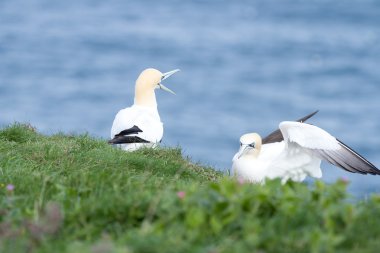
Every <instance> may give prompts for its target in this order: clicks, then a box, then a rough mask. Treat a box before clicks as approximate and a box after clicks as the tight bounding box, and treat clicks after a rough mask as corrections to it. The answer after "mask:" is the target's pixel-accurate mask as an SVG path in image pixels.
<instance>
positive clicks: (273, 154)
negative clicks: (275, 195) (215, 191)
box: [232, 112, 380, 183]
mask: <svg viewBox="0 0 380 253" xmlns="http://www.w3.org/2000/svg"><path fill="white" fill-rule="evenodd" d="M315 113H316V112H314V113H313V114H311V115H308V116H306V117H304V118H303V119H301V120H299V121H300V122H295V121H283V122H281V123H280V125H279V130H277V131H275V132H273V133H272V134H271V135H269V136H268V137H266V138H264V139H261V137H260V136H259V135H258V134H257V133H248V134H244V135H243V136H241V138H240V149H239V151H238V152H237V153H236V154H235V156H234V157H233V159H232V162H233V164H232V174H233V175H235V176H237V177H238V178H239V179H243V180H247V181H250V182H255V183H264V182H265V179H267V178H268V179H274V178H281V181H282V182H283V183H285V182H286V181H287V180H289V179H290V180H293V181H297V182H301V181H303V180H304V179H305V178H306V176H311V177H314V178H321V177H322V171H321V168H320V165H321V161H322V160H325V161H327V162H329V163H331V164H333V165H336V166H338V167H340V168H342V169H344V170H347V171H349V172H352V173H360V174H372V175H380V170H379V169H377V168H376V167H375V165H373V164H372V163H370V162H369V161H367V160H366V159H365V158H364V157H363V156H361V155H360V154H358V153H357V152H355V151H354V150H353V149H351V148H350V147H348V146H347V145H345V144H344V143H343V142H341V141H339V140H338V139H336V138H335V137H333V136H332V135H330V134H329V133H328V132H326V131H325V130H323V129H321V128H319V127H316V126H314V125H310V124H306V123H303V122H304V121H305V120H306V119H308V118H310V117H311V116H313V115H314V114H315Z"/></svg>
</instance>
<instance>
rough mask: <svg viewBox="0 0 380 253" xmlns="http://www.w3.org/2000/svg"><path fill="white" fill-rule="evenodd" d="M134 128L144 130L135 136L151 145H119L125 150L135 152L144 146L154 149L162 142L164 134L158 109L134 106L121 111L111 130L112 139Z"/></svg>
mask: <svg viewBox="0 0 380 253" xmlns="http://www.w3.org/2000/svg"><path fill="white" fill-rule="evenodd" d="M133 126H137V127H138V128H140V129H141V130H142V132H139V133H136V134H133V135H135V136H138V137H140V138H141V139H144V140H146V141H149V142H150V143H131V144H117V145H118V146H119V147H120V148H122V149H123V150H126V151H133V150H136V149H138V148H140V147H142V146H148V147H152V146H154V145H155V144H156V143H158V142H160V141H161V139H162V136H163V134H164V128H163V124H162V122H161V119H160V115H159V114H158V111H157V107H150V106H140V105H136V104H134V105H133V106H131V107H128V108H125V109H122V110H120V111H119V112H118V113H117V114H116V116H115V119H114V121H113V124H112V128H111V139H112V138H114V137H115V135H117V134H119V133H120V132H121V131H123V130H126V129H129V128H131V127H133Z"/></svg>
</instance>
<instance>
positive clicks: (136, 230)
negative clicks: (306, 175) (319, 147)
mask: <svg viewBox="0 0 380 253" xmlns="http://www.w3.org/2000/svg"><path fill="white" fill-rule="evenodd" d="M0 175H1V179H0V215H1V216H0V252H27V251H29V252H254V251H256V252H258V250H261V252H378V249H379V248H380V241H379V240H378V239H379V238H380V198H379V197H376V196H374V197H372V198H371V199H369V200H367V201H365V202H357V203H350V202H349V201H347V195H346V190H345V187H346V184H345V182H337V183H336V184H334V185H331V186H327V185H325V184H323V183H321V182H317V183H316V184H315V185H314V186H313V187H307V186H306V185H304V184H294V183H288V184H286V185H284V186H282V185H281V184H280V183H279V182H278V181H272V182H269V183H268V184H266V185H265V186H258V185H250V184H243V185H241V184H239V183H237V182H236V181H234V180H232V179H228V178H225V177H223V175H221V174H220V173H217V172H215V171H214V170H212V169H210V168H204V167H202V166H199V165H194V164H192V163H191V162H190V161H189V160H188V159H183V158H182V155H181V151H180V150H179V149H155V150H153V149H145V150H140V151H138V152H134V153H126V152H123V151H120V150H117V149H114V148H112V147H110V146H109V145H107V144H106V143H105V142H104V141H102V140H96V139H94V138H91V137H89V136H87V135H83V136H67V135H62V134H58V135H53V136H43V135H40V134H38V133H36V132H35V130H34V129H33V128H31V127H28V126H25V125H19V124H16V125H13V126H10V127H8V128H5V129H3V130H1V131H0ZM7 184H13V185H14V186H15V189H14V190H13V191H9V190H7V189H6V185H7ZM178 192H184V194H185V196H184V197H179V196H178Z"/></svg>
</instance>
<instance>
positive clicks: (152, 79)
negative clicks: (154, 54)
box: [135, 68, 179, 107]
mask: <svg viewBox="0 0 380 253" xmlns="http://www.w3.org/2000/svg"><path fill="white" fill-rule="evenodd" d="M178 71H179V69H176V70H172V71H169V72H166V73H161V72H160V71H159V70H157V69H153V68H148V69H145V70H144V71H143V72H141V74H140V75H139V77H138V78H137V80H136V86H135V104H137V105H142V106H152V107H156V106H157V102H156V95H155V93H154V90H155V89H158V88H159V89H162V90H165V91H168V92H170V93H173V94H175V93H174V92H173V91H171V90H170V89H168V88H167V87H165V86H164V85H163V84H162V83H161V82H162V81H163V80H165V79H166V78H168V77H169V76H171V75H173V74H174V73H176V72H178Z"/></svg>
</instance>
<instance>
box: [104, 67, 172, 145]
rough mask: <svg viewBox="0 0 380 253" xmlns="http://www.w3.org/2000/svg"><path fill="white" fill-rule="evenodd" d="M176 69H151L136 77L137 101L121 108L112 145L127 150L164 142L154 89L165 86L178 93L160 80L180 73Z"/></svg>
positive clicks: (165, 89)
mask: <svg viewBox="0 0 380 253" xmlns="http://www.w3.org/2000/svg"><path fill="white" fill-rule="evenodd" d="M178 71H179V69H175V70H172V71H169V72H166V73H161V72H160V71H158V70H156V69H153V68H148V69H146V70H144V71H143V72H141V74H140V76H139V77H138V78H137V80H136V85H135V98H134V104H133V105H132V106H131V107H127V108H125V109H122V110H120V111H119V112H118V113H117V114H116V116H115V119H114V121H113V124H112V128H111V140H110V141H109V142H108V143H110V144H115V145H117V146H119V147H120V148H122V149H123V150H126V151H134V150H136V149H138V148H140V147H143V146H147V147H153V146H155V145H156V144H157V143H159V142H161V139H162V136H163V133H164V128H163V124H162V122H161V119H160V115H159V114H158V111H157V101H156V95H155V92H154V90H155V89H162V90H164V91H167V92H170V93H172V94H175V93H174V92H173V91H172V90H170V89H169V88H167V87H165V86H164V85H163V84H162V83H161V82H162V81H163V80H165V79H167V78H168V77H169V76H171V75H173V74H174V73H176V72H178Z"/></svg>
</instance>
